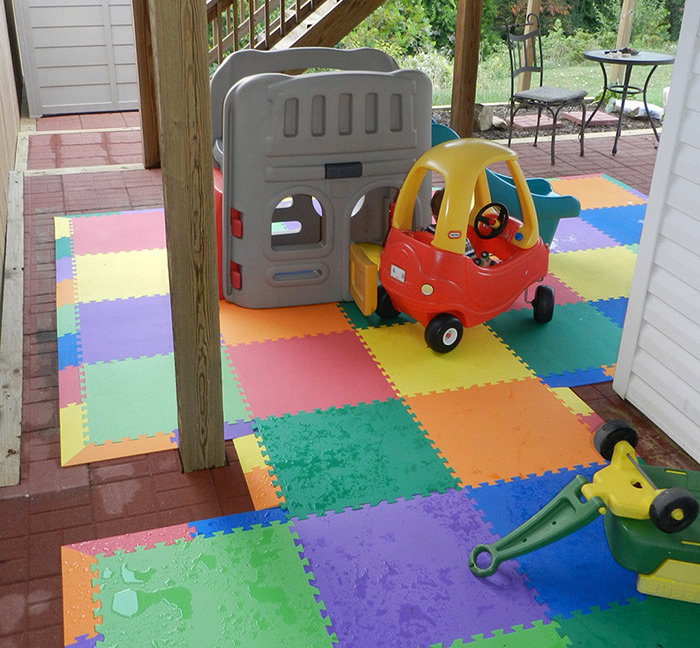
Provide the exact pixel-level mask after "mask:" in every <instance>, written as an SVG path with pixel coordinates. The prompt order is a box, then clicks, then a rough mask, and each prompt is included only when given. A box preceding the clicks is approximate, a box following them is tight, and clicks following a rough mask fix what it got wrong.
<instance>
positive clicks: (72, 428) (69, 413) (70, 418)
mask: <svg viewBox="0 0 700 648" xmlns="http://www.w3.org/2000/svg"><path fill="white" fill-rule="evenodd" d="M64 371H65V370H64ZM78 375H79V374H78ZM77 388H78V389H80V386H79V384H78V386H77ZM59 389H60V382H59ZM73 394H74V392H73ZM75 398H76V397H75V396H74V395H70V394H69V395H66V399H75ZM80 399H81V402H76V403H69V404H68V405H66V406H64V407H61V408H60V409H59V410H58V422H59V425H60V428H61V465H62V466H66V465H68V462H70V461H71V460H72V459H73V458H74V457H75V456H76V455H78V453H80V451H81V450H83V448H84V447H85V444H86V443H87V442H86V440H85V434H86V431H85V403H83V402H82V395H81V396H80Z"/></svg>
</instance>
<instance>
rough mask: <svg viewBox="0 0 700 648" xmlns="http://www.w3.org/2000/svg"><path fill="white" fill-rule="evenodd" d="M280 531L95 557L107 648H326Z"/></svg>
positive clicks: (290, 542) (317, 614) (300, 570)
mask: <svg viewBox="0 0 700 648" xmlns="http://www.w3.org/2000/svg"><path fill="white" fill-rule="evenodd" d="M299 551H300V549H299V548H298V547H297V546H296V545H295V542H294V536H293V535H292V533H290V529H289V528H288V526H287V525H282V524H274V523H273V524H271V525H270V526H265V527H256V528H254V529H251V530H249V531H237V532H234V533H228V534H224V535H221V534H218V535H215V536H213V537H211V538H205V537H204V536H196V537H195V538H193V539H192V540H191V541H189V542H182V541H178V542H176V543H175V544H173V545H169V546H157V547H155V548H153V549H148V550H142V549H137V550H136V551H135V552H133V553H126V554H121V553H115V554H114V555H112V556H98V557H97V571H98V573H99V577H98V579H97V583H98V585H99V597H98V600H97V603H98V604H101V614H102V623H101V625H98V626H97V628H96V629H97V630H98V631H99V632H101V633H102V634H103V635H104V637H105V644H106V645H112V646H146V645H159V644H160V645H163V646H172V647H173V648H175V647H182V648H185V647H190V646H240V647H241V648H261V647H262V646H309V647H311V646H314V647H318V648H321V647H322V646H328V647H330V646H332V637H331V636H330V635H329V633H328V631H327V629H326V626H327V624H328V623H329V621H328V619H324V618H323V617H322V615H321V608H320V605H319V603H317V602H316V600H315V597H314V595H315V593H316V590H315V589H314V588H313V587H312V586H311V584H310V583H309V580H310V578H311V574H308V573H307V572H306V571H305V562H304V560H303V559H302V558H301V556H300V555H299Z"/></svg>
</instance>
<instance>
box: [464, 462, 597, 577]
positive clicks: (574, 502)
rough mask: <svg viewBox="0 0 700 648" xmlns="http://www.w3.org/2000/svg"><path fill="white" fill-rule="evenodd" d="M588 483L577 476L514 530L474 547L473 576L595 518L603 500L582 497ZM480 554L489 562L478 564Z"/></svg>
mask: <svg viewBox="0 0 700 648" xmlns="http://www.w3.org/2000/svg"><path fill="white" fill-rule="evenodd" d="M587 483H589V482H588V480H586V478H585V477H583V476H581V475H577V476H576V477H575V478H574V479H573V481H571V482H570V483H569V484H567V485H566V486H565V487H564V488H563V489H562V490H561V492H559V494H558V495H556V496H555V497H554V498H553V499H552V500H551V501H550V502H549V503H548V504H546V505H545V506H544V508H542V509H541V510H539V511H538V512H537V513H535V514H534V515H533V516H532V517H531V518H530V519H528V520H526V521H525V522H523V523H522V524H521V525H520V526H519V527H518V528H517V529H514V530H513V531H511V532H510V533H509V534H508V535H506V536H505V537H503V538H501V539H500V540H497V541H496V542H494V543H492V544H488V545H486V544H482V545H477V546H476V547H474V548H473V549H472V551H471V553H470V554H469V569H471V570H472V572H473V573H474V574H475V575H476V576H481V577H483V576H490V575H491V574H494V573H495V572H496V570H497V569H498V566H499V565H500V564H501V563H502V562H503V561H504V560H510V559H511V558H517V557H518V556H522V555H523V554H526V553H529V552H530V551H534V550H535V549H539V548H541V547H544V546H545V545H548V544H550V543H552V542H555V541H557V540H559V539H561V538H563V537H564V536H567V535H569V534H570V533H573V532H574V531H577V530H578V529H580V528H581V527H584V526H586V525H587V524H588V523H590V522H592V521H593V520H595V518H597V517H598V515H600V514H601V512H603V511H604V510H605V503H604V502H603V500H602V499H600V498H599V497H592V498H591V499H590V500H587V501H586V500H584V499H583V496H582V495H581V488H582V487H583V486H584V485H585V484H587ZM483 554H488V557H489V564H488V565H486V566H484V567H480V566H479V565H477V560H478V558H479V556H482V555H483Z"/></svg>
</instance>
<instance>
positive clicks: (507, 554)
mask: <svg viewBox="0 0 700 648" xmlns="http://www.w3.org/2000/svg"><path fill="white" fill-rule="evenodd" d="M594 444H595V447H596V450H597V451H598V452H599V453H600V454H601V456H602V457H603V458H604V459H606V460H609V461H610V464H609V465H608V466H606V467H605V468H602V469H601V470H599V471H598V472H596V473H595V475H594V476H593V480H592V482H588V481H587V480H586V479H585V478H584V477H582V476H580V475H578V476H577V477H576V478H575V479H574V480H573V481H572V482H571V483H570V484H569V485H568V486H566V487H565V488H564V489H563V490H562V491H561V492H560V493H559V494H558V495H556V496H555V497H554V499H552V500H551V501H550V502H549V503H548V504H546V505H545V506H544V507H543V508H542V509H541V510H540V511H539V512H537V513H536V514H535V515H533V516H532V517H531V518H530V519H529V520H527V521H525V522H524V523H523V524H522V525H521V526H519V527H518V528H517V529H515V530H514V531H511V532H510V533H509V534H508V535H506V536H505V537H503V538H501V539H500V540H498V541H496V542H494V543H493V544H490V545H478V546H476V547H474V549H473V550H472V551H471V554H470V556H469V568H470V569H471V571H472V572H473V573H474V574H475V575H477V576H489V575H491V574H493V573H494V572H495V571H496V570H497V569H498V566H499V565H500V564H501V563H502V562H503V561H504V560H510V559H512V558H516V557H518V556H522V555H523V554H526V553H529V552H530V551H535V550H536V549H539V548H540V547H543V546H545V545H547V544H550V543H552V542H555V541H557V540H559V539H561V538H563V537H564V536H567V535H569V534H570V533H573V532H574V531H577V530H578V529H580V528H581V527H583V526H585V525H586V524H588V523H589V522H591V521H593V520H594V519H595V518H596V517H598V515H604V516H605V517H604V522H605V534H606V537H607V540H608V545H609V546H610V551H611V553H612V555H613V558H614V559H615V560H616V561H617V562H618V563H619V564H620V565H622V566H623V567H625V568H626V569H629V570H631V571H633V572H636V573H637V574H638V578H637V589H638V590H639V591H640V592H642V593H645V594H653V595H655V596H662V597H665V598H673V599H678V600H683V601H689V602H693V603H700V518H698V498H699V497H700V472H695V471H686V470H678V469H672V468H661V467H658V466H648V465H646V464H644V463H642V462H641V460H640V459H639V458H638V457H637V456H636V454H635V451H634V447H635V446H636V444H637V434H636V432H635V431H634V429H633V428H631V427H630V425H629V424H628V423H626V422H625V421H619V420H614V421H608V422H607V423H604V424H603V425H601V426H600V427H599V428H598V430H596V433H595V436H594Z"/></svg>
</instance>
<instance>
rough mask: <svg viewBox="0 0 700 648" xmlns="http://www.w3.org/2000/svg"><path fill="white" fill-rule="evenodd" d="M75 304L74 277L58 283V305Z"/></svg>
mask: <svg viewBox="0 0 700 648" xmlns="http://www.w3.org/2000/svg"><path fill="white" fill-rule="evenodd" d="M68 304H75V285H74V280H73V279H64V280H63V281H58V282H57V283H56V307H57V308H58V307H59V306H66V305H68Z"/></svg>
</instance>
